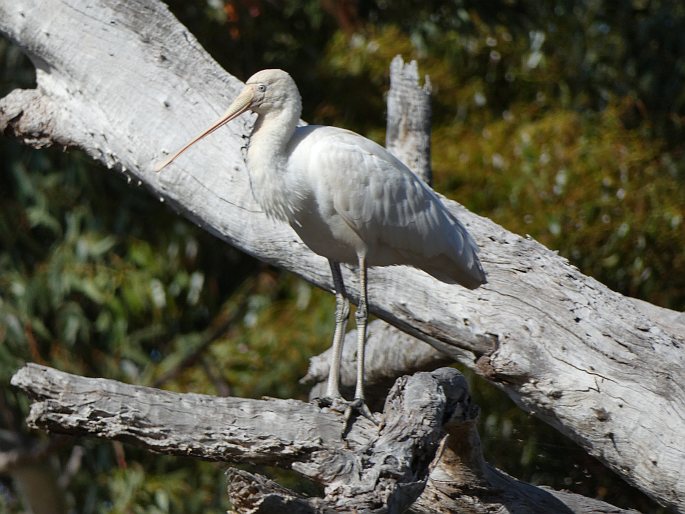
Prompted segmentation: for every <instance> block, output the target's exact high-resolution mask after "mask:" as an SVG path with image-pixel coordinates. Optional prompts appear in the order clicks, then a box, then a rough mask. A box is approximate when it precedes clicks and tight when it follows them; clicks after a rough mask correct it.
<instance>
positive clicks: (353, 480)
mask: <svg viewBox="0 0 685 514" xmlns="http://www.w3.org/2000/svg"><path fill="white" fill-rule="evenodd" d="M12 385H14V386H15V387H19V388H20V389H22V390H23V391H24V392H25V393H26V394H28V395H29V396H30V397H31V399H32V400H33V403H32V405H31V411H30V414H29V418H28V423H29V426H31V427H33V428H39V429H43V430H49V431H52V432H58V433H64V434H70V435H74V436H95V437H101V438H105V439H113V440H118V441H123V442H126V443H128V444H134V445H137V446H141V447H143V448H145V449H148V450H150V451H154V452H158V453H167V454H171V455H184V456H193V457H198V458H201V459H206V460H213V461H226V462H252V463H259V464H265V465H273V466H280V467H283V468H285V469H292V470H294V471H297V472H298V473H300V474H301V475H303V476H305V477H307V478H309V479H310V480H313V481H315V482H317V483H319V484H321V485H323V486H324V491H325V493H324V496H323V497H322V498H306V497H303V496H302V495H299V494H297V493H294V492H293V491H289V490H288V489H286V488H284V487H282V486H280V485H278V484H276V483H275V482H273V481H271V480H269V479H267V478H265V477H261V476H258V475H254V474H251V473H249V472H245V471H238V470H229V471H228V476H229V480H228V494H229V498H230V499H231V502H232V503H233V505H234V507H235V509H236V511H237V512H240V513H241V514H247V513H278V514H280V513H281V512H283V509H287V512H302V513H309V512H312V513H313V512H316V513H322V512H377V513H385V512H387V513H400V512H404V511H406V510H407V509H408V508H410V507H411V510H410V512H415V513H437V512H463V511H465V509H466V510H467V511H468V512H473V513H491V512H502V513H506V512H512V513H514V512H526V513H528V512H530V513H541V514H542V513H550V512H555V513H561V514H564V513H570V512H578V513H590V512H615V513H622V512H630V511H624V510H622V509H618V508H615V507H612V506H609V505H607V504H605V503H603V502H598V501H596V500H591V499H589V498H585V497H582V496H578V495H574V494H570V493H559V492H558V491H553V490H551V489H542V488H539V487H535V486H532V485H530V484H525V483H523V482H519V481H517V480H515V479H513V478H511V477H509V476H507V475H505V474H504V473H502V472H500V471H498V470H496V469H495V468H492V467H491V466H489V465H488V464H487V463H486V462H485V460H484V459H483V455H482V452H481V447H480V439H479V437H478V432H477V430H476V421H477V416H478V408H477V407H476V406H475V405H474V404H473V403H472V401H471V397H470V395H469V392H468V386H467V384H466V380H465V379H464V377H463V376H462V375H461V374H460V373H459V372H458V371H456V370H454V369H452V368H440V369H438V370H435V371H433V372H430V373H417V374H416V375H413V376H409V377H401V378H399V379H398V380H397V381H396V382H395V384H394V386H393V387H392V389H391V390H390V393H389V394H388V398H387V400H386V402H385V405H384V408H383V412H382V414H380V415H379V416H380V418H381V420H382V422H381V425H380V426H376V425H374V424H372V423H371V422H370V421H368V420H367V419H365V418H363V417H360V418H357V419H355V420H354V421H353V423H352V424H351V426H347V428H346V425H347V423H346V421H345V419H344V415H343V414H342V413H339V412H335V411H331V410H329V409H320V408H319V407H317V406H316V405H313V404H311V403H303V402H300V401H296V400H278V399H268V400H248V399H243V398H231V397H211V396H206V395H200V394H181V393H172V392H169V391H162V390H159V389H154V388H151V387H141V386H135V385H128V384H123V383H121V382H116V381H114V380H106V379H102V378H84V377H79V376H76V375H70V374H68V373H64V372H61V371H57V370H54V369H51V368H48V367H45V366H39V365H36V364H28V365H26V366H25V367H24V368H22V369H20V370H19V371H18V372H17V373H16V374H15V375H14V377H13V378H12ZM343 432H344V433H345V436H344V438H343V437H341V434H342V433H343ZM417 498H418V500H417ZM601 509H612V510H601Z"/></svg>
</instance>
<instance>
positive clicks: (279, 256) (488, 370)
mask: <svg viewBox="0 0 685 514" xmlns="http://www.w3.org/2000/svg"><path fill="white" fill-rule="evenodd" d="M0 31H2V33H3V34H5V35H6V36H7V37H9V38H10V39H11V40H12V41H14V42H16V43H17V44H18V45H20V46H21V47H22V48H23V49H24V51H25V52H26V53H27V54H28V55H29V56H30V57H31V58H32V60H33V62H34V63H35V64H36V66H37V88H36V89H35V90H29V91H15V92H13V93H11V94H10V95H8V96H7V97H6V98H5V99H3V100H2V101H1V102H0V129H2V131H3V132H6V133H9V134H13V135H14V136H15V137H18V138H20V139H22V140H24V141H25V142H27V143H29V144H33V145H38V146H40V145H45V144H50V143H57V144H61V145H73V146H78V147H80V148H83V149H84V150H85V151H86V152H87V153H88V154H89V155H91V156H93V157H94V158H96V159H98V160H100V161H102V162H103V163H105V164H106V165H107V166H109V167H114V168H117V169H118V170H120V171H123V172H124V173H126V174H127V176H129V177H131V179H132V187H137V185H138V184H141V185H145V186H146V187H147V188H149V189H150V191H151V192H152V194H153V196H154V197H155V198H158V199H161V200H163V201H165V202H167V203H168V204H170V205H171V206H172V207H174V208H175V209H177V210H179V211H180V212H182V213H183V214H184V215H185V216H187V217H189V218H191V219H192V220H194V221H196V222H197V223H199V224H200V225H201V226H203V227H204V228H205V229H207V230H209V231H211V232H212V233H214V234H216V235H218V236H219V237H221V238H223V239H224V240H226V241H227V242H229V243H231V244H233V245H235V246H237V247H239V248H241V249H242V250H244V251H246V252H247V253H250V254H252V255H255V256H257V257H259V258H260V259H263V260H265V261H267V262H270V263H273V264H275V265H278V266H281V267H284V268H286V269H289V270H291V271H293V272H295V273H298V274H299V275H300V276H302V277H304V278H306V279H307V280H309V281H311V282H313V283H315V284H318V285H320V286H322V287H325V288H328V289H330V288H331V283H330V278H329V272H328V267H327V265H326V262H325V260H324V259H322V258H321V257H318V256H316V255H313V254H312V253H311V252H309V251H308V250H307V249H306V248H305V247H304V246H303V244H302V243H301V242H300V241H299V240H298V239H297V237H296V236H295V234H294V233H293V232H292V230H291V229H290V228H289V227H287V226H285V225H282V224H276V223H273V222H270V221H268V220H267V219H266V218H265V216H264V215H263V213H261V212H260V210H259V209H258V207H257V206H256V204H255V202H254V200H253V199H252V196H251V193H250V188H249V183H248V178H247V175H246V172H245V169H244V163H243V160H242V156H241V152H240V147H241V146H243V144H244V139H243V136H245V135H247V133H248V132H249V125H250V120H249V118H248V117H245V118H243V119H242V120H237V121H236V123H232V124H230V125H229V127H227V128H226V129H222V131H220V132H218V133H217V134H215V135H214V136H212V138H210V139H209V140H207V141H205V142H204V143H203V144H202V146H200V147H198V148H196V149H194V151H193V152H191V153H189V154H187V155H186V156H184V157H183V158H181V159H180V160H179V161H178V162H177V163H176V164H174V165H173V166H172V167H171V168H170V169H169V170H168V171H166V172H165V173H162V174H155V173H153V172H152V171H151V169H152V165H153V163H154V162H156V161H157V160H158V159H159V158H160V157H161V156H163V155H164V154H165V153H168V152H169V151H171V150H174V149H175V148H176V147H178V146H179V144H181V143H182V142H184V141H186V140H187V139H188V138H189V137H190V136H192V135H194V134H195V133H196V132H198V131H199V130H200V129H202V128H204V127H205V125H207V123H208V122H209V121H211V120H213V119H215V118H216V117H217V115H219V114H220V113H221V112H222V111H223V109H224V108H225V107H226V106H227V105H228V103H229V101H230V99H231V98H232V96H233V95H235V94H236V92H237V89H238V87H239V82H238V81H237V80H236V79H234V78H232V77H230V76H229V75H228V74H226V73H225V72H223V71H222V70H221V68H220V67H219V66H218V65H217V64H216V63H215V62H214V61H213V60H212V59H211V58H210V57H208V56H207V54H206V53H205V52H204V51H203V50H202V49H201V48H200V47H199V45H198V44H197V42H196V41H195V39H194V38H193V37H192V35H190V34H189V33H188V32H187V30H186V29H185V28H184V27H183V26H182V25H180V24H179V23H178V22H177V21H176V20H175V19H174V17H173V16H172V15H171V14H170V13H169V12H168V10H167V8H166V7H165V6H164V5H162V4H161V3H159V2H157V1H155V0H139V1H135V2H134V1H127V2H120V1H114V0H93V1H92V2H89V3H87V4H84V3H83V2H79V1H78V0H67V1H63V2H55V1H54V0H18V1H15V2H7V1H6V2H0ZM305 101H306V99H305ZM446 205H447V206H448V207H449V208H450V209H451V210H452V211H453V212H454V213H455V214H457V216H459V217H460V218H461V219H462V220H463V221H464V223H465V224H466V225H467V226H468V228H469V229H470V230H471V232H472V233H473V234H474V236H475V239H476V240H477V242H478V244H479V245H480V247H481V250H482V251H481V255H482V260H483V263H484V267H485V269H486V272H487V273H488V280H489V283H488V284H487V285H486V286H484V287H482V288H479V289H477V290H475V291H468V290H465V289H462V288H459V287H458V286H449V285H445V284H442V283H439V282H436V281H435V280H432V279H431V278H430V277H428V276H427V275H425V274H423V273H421V272H419V271H415V270H411V269H407V268H402V267H395V268H386V269H374V270H371V271H370V273H369V281H370V284H369V297H370V310H371V311H372V312H374V313H375V314H377V315H378V316H380V317H381V318H383V319H385V320H386V321H389V322H391V323H392V324H394V325H396V326H398V327H399V328H401V329H403V330H406V331H408V332H409V333H411V334H413V335H415V336H417V337H419V338H421V339H423V340H424V341H427V342H429V343H431V344H432V345H434V346H435V347H436V348H437V349H438V350H439V351H441V352H443V353H446V354H447V355H450V356H451V357H453V358H455V359H457V360H459V361H460V362H462V363H464V364H465V365H468V366H470V367H472V368H473V369H475V370H476V371H477V372H479V373H480V374H481V375H483V376H485V377H486V378H488V379H489V380H491V381H492V382H493V383H495V384H497V385H498V386H500V387H502V388H503V389H505V390H506V391H507V393H508V394H509V395H510V396H511V397H512V398H513V399H514V400H515V401H516V402H517V403H518V404H519V405H521V406H522V407H523V408H524V409H526V410H528V411H529V412H533V413H535V414H536V415H537V416H539V417H541V418H542V419H544V420H546V421H547V422H549V423H550V424H552V425H553V426H555V427H556V428H558V429H559V430H561V431H562V432H563V433H564V434H566V435H568V436H570V437H572V438H573V439H574V440H575V441H576V442H578V443H579V444H581V445H582V446H583V447H584V448H585V449H586V450H587V451H588V452H589V453H591V454H592V455H595V456H597V457H598V458H599V459H600V460H602V461H603V462H604V463H606V464H607V465H608V466H609V467H611V468H612V469H613V470H615V471H616V472H617V473H619V474H621V475H622V476H623V477H625V478H626V480H628V481H629V482H631V483H633V484H634V485H636V486H638V487H639V488H641V489H642V490H644V491H645V492H646V493H647V494H649V495H650V496H652V497H653V498H655V499H657V500H658V501H661V502H663V503H665V504H667V505H670V506H671V507H673V508H675V509H677V510H679V511H680V512H685V453H684V451H683V448H684V447H685V445H684V444H683V434H684V433H685V391H684V390H683V381H682V377H683V376H685V352H683V346H684V345H685V336H684V332H685V330H683V328H682V327H683V325H682V323H681V321H680V320H681V318H679V315H678V314H674V313H672V312H671V311H667V310H665V309H660V308H657V307H654V308H651V307H650V308H645V307H644V306H643V305H641V304H639V303H638V302H635V301H634V300H631V299H628V298H625V297H623V296H621V295H619V294H617V293H614V292H612V291H610V290H609V289H607V288H606V287H605V286H603V285H602V284H600V283H598V282H596V281H595V280H593V279H591V278H588V277H585V276H583V275H582V274H581V273H580V272H579V271H578V270H577V269H576V268H574V267H573V266H571V265H570V264H569V263H568V262H567V261H566V260H565V259H563V258H560V257H559V256H558V255H556V254H555V253H554V252H551V251H549V250H547V249H546V248H544V247H543V246H542V245H540V244H539V243H537V242H535V241H533V240H531V239H527V238H523V237H520V236H518V235H515V234H512V233H510V232H507V231H505V230H504V229H502V228H501V227H499V226H497V225H495V224H494V223H492V222H490V221H489V220H487V219H485V218H481V217H479V216H477V215H474V214H472V213H469V212H468V211H466V210H465V209H463V208H462V207H461V206H459V205H458V204H456V203H454V202H450V201H446ZM343 274H344V275H345V280H346V282H347V283H348V284H350V287H349V291H350V292H351V295H352V296H353V297H355V296H356V294H357V293H356V287H355V284H356V279H355V277H354V274H351V273H350V272H349V271H348V270H344V271H343Z"/></svg>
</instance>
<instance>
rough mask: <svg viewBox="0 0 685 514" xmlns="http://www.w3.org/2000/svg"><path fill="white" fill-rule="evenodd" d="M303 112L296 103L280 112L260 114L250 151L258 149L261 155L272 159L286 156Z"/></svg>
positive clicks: (253, 131)
mask: <svg viewBox="0 0 685 514" xmlns="http://www.w3.org/2000/svg"><path fill="white" fill-rule="evenodd" d="M301 111H302V108H301V106H300V102H296V103H293V104H290V105H287V106H285V107H283V108H282V109H279V110H275V111H270V112H267V113H265V114H259V115H258V117H257V121H256V122H255V125H254V128H253V129H252V135H251V136H250V149H255V150H256V149H258V150H259V153H260V154H261V155H269V156H270V157H272V158H277V157H280V156H284V155H285V154H286V151H287V146H288V142H289V141H290V139H291V138H292V137H293V133H294V132H295V128H296V127H297V122H298V121H299V119H300V113H301Z"/></svg>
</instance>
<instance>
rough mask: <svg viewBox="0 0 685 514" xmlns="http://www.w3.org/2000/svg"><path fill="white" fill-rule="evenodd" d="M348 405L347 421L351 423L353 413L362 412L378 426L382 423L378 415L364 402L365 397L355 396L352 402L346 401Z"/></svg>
mask: <svg viewBox="0 0 685 514" xmlns="http://www.w3.org/2000/svg"><path fill="white" fill-rule="evenodd" d="M346 403H347V407H346V408H345V412H344V414H345V422H346V423H349V420H350V419H351V418H352V415H353V414H355V413H356V414H361V415H362V416H364V417H365V418H366V419H368V420H369V421H370V422H371V423H373V424H374V425H376V426H380V423H379V422H378V420H377V419H376V417H375V416H374V415H373V413H372V412H371V410H370V409H369V407H368V406H367V405H366V403H364V398H355V399H354V400H352V401H351V402H346Z"/></svg>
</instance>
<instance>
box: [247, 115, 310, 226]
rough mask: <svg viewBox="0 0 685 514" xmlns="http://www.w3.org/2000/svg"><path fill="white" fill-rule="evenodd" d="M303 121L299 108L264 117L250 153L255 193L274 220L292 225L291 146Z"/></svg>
mask: <svg viewBox="0 0 685 514" xmlns="http://www.w3.org/2000/svg"><path fill="white" fill-rule="evenodd" d="M299 118H300V109H299V104H298V105H295V106H291V107H290V108H288V107H286V108H284V109H282V110H278V111H271V112H269V113H266V114H260V115H259V116H258V118H257V121H256V122H255V125H254V128H253V129H252V135H251V136H250V143H249V146H248V149H247V169H248V171H249V173H250V183H251V185H252V193H253V195H254V197H255V199H256V200H257V202H258V203H259V204H260V205H261V206H262V208H263V209H264V211H265V212H266V213H267V214H268V215H269V216H272V217H275V218H279V219H282V220H284V221H291V220H290V218H291V217H292V216H293V212H294V210H295V209H296V207H295V205H293V204H292V200H294V198H289V196H288V194H287V191H288V189H289V186H290V184H289V177H288V174H287V170H288V143H289V142H290V139H291V138H292V136H293V134H294V132H295V128H296V127H297V122H298V120H299Z"/></svg>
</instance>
